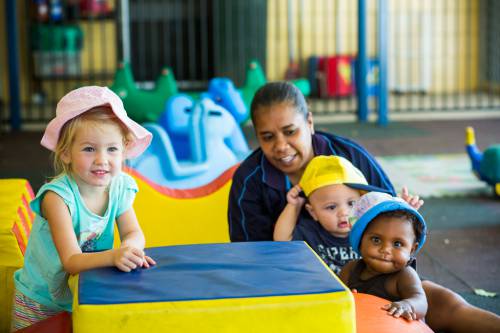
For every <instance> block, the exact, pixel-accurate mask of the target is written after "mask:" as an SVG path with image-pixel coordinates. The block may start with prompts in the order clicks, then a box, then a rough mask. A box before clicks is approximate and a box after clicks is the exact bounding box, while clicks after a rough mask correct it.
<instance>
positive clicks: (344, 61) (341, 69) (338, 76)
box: [319, 55, 354, 97]
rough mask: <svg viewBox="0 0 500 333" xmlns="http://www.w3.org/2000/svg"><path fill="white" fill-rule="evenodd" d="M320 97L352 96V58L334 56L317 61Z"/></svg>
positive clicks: (348, 56)
mask: <svg viewBox="0 0 500 333" xmlns="http://www.w3.org/2000/svg"><path fill="white" fill-rule="evenodd" d="M319 71H320V72H321V75H320V84H319V94H320V96H321V97H345V96H350V95H352V94H354V80H353V75H352V74H353V70H352V56H350V55H336V56H328V57H323V58H321V59H320V61H319Z"/></svg>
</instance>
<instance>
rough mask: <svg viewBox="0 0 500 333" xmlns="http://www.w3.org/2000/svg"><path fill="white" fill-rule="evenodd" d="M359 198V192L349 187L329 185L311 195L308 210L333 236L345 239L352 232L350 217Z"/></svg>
mask: <svg viewBox="0 0 500 333" xmlns="http://www.w3.org/2000/svg"><path fill="white" fill-rule="evenodd" d="M359 197H360V195H359V191H358V190H355V189H352V188H350V187H348V186H345V185H342V184H335V185H327V186H323V187H320V188H318V189H317V190H315V191H314V192H312V193H311V195H310V196H309V203H308V204H307V205H306V208H307V210H308V211H309V213H310V214H311V216H312V217H313V218H314V219H315V220H316V221H318V222H319V223H320V224H321V226H323V228H324V229H325V230H326V231H328V232H329V233H330V234H331V235H333V236H335V237H341V238H344V237H347V236H348V235H349V231H351V224H350V223H349V216H350V214H351V211H352V206H353V205H354V203H355V202H356V201H357V200H358V199H359Z"/></svg>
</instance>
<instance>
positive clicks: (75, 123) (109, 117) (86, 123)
mask: <svg viewBox="0 0 500 333" xmlns="http://www.w3.org/2000/svg"><path fill="white" fill-rule="evenodd" d="M102 124H114V125H116V126H118V127H119V128H120V131H121V133H122V135H123V146H124V147H125V149H127V145H128V143H130V142H131V141H133V140H134V136H133V134H132V132H131V131H130V130H129V129H128V128H127V127H126V126H125V125H124V124H123V123H122V122H121V121H120V120H119V119H118V117H117V116H116V115H115V114H114V113H113V111H112V110H111V109H110V108H109V107H107V106H99V107H96V108H93V109H90V110H89V111H87V112H84V113H82V114H81V115H79V116H78V117H75V118H73V119H71V120H70V121H68V122H67V123H66V124H64V126H63V127H62V128H61V132H60V133H59V140H58V141H57V145H56V149H55V150H54V153H53V158H54V170H55V174H56V177H58V176H60V175H62V174H69V173H70V171H71V166H70V164H67V163H64V161H63V159H62V157H61V156H62V155H63V154H64V153H65V152H67V151H69V149H71V145H72V144H73V141H74V139H75V135H76V132H77V130H79V129H81V128H91V127H98V126H99V125H102Z"/></svg>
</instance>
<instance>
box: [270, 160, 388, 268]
mask: <svg viewBox="0 0 500 333" xmlns="http://www.w3.org/2000/svg"><path fill="white" fill-rule="evenodd" d="M371 191H377V192H386V191H385V190H383V189H381V188H378V187H375V186H371V185H369V184H368V182H367V181H366V179H365V177H364V176H363V174H362V173H361V171H360V170H358V169H357V168H356V167H355V166H354V165H352V164H351V162H349V161H348V160H347V159H345V158H343V157H340V156H316V157H314V158H313V159H312V160H311V162H309V164H308V165H307V168H306V170H305V171H304V174H303V175H302V178H301V179H300V182H299V184H297V185H295V186H294V187H292V188H291V189H290V191H289V192H288V194H287V201H288V204H287V205H286V206H285V209H283V212H282V213H281V215H280V217H279V218H278V220H277V222H276V225H275V228H274V234H273V237H274V240H276V241H289V240H302V241H305V242H306V243H307V244H309V246H311V247H312V248H313V250H314V251H315V252H316V253H318V255H319V256H320V257H321V258H322V259H323V260H324V261H325V262H326V264H327V265H328V266H329V267H330V268H331V269H332V270H333V271H334V272H335V273H336V274H339V273H340V270H341V269H342V267H343V266H344V265H345V264H346V263H347V262H349V261H351V260H354V259H357V258H359V256H358V254H357V253H356V252H355V251H353V249H352V247H351V246H350V244H349V237H348V236H349V232H350V231H351V223H350V221H349V216H350V214H351V210H352V207H353V205H354V203H355V202H356V201H357V200H358V199H359V198H360V196H361V195H362V194H363V193H365V192H371ZM302 193H303V194H304V195H305V197H304V196H302ZM306 198H307V199H306ZM304 205H305V207H306V209H307V211H308V212H309V214H310V215H311V217H312V218H313V220H311V219H304V218H301V219H300V221H299V222H298V220H299V215H300V212H301V210H302V208H303V206H304Z"/></svg>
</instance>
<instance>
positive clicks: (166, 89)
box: [110, 62, 249, 123]
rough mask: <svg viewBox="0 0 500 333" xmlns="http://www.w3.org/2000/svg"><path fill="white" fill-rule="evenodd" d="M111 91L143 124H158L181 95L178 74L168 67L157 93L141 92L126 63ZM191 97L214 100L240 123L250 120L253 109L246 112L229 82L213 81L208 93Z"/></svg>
mask: <svg viewBox="0 0 500 333" xmlns="http://www.w3.org/2000/svg"><path fill="white" fill-rule="evenodd" d="M110 89H111V90H113V91H114V92H115V93H116V94H117V95H118V96H120V98H121V99H122V100H123V104H124V106H125V110H127V113H128V115H129V116H130V117H131V118H132V119H134V120H135V121H137V122H139V123H144V122H156V121H157V120H158V118H159V116H160V114H162V113H163V111H164V109H165V102H166V101H167V100H168V99H169V98H170V97H172V96H174V95H177V94H178V93H179V90H178V87H177V82H176V81H175V77H174V74H173V72H172V70H171V69H169V68H167V67H165V68H163V69H162V71H161V74H160V76H159V77H158V79H157V80H156V83H155V87H154V89H151V90H146V89H139V88H137V86H136V84H135V81H134V77H133V74H132V70H131V68H130V65H129V64H128V63H127V62H122V63H120V65H119V66H118V69H117V71H116V73H115V79H114V82H113V84H112V85H111V87H110ZM187 94H189V95H190V96H192V97H193V98H194V99H199V98H210V99H212V100H213V101H214V102H215V103H217V104H219V105H221V106H223V107H224V108H226V109H227V110H228V111H229V112H230V113H231V114H232V115H233V116H234V118H235V119H236V121H237V122H238V123H242V122H243V121H245V120H246V119H248V110H249V109H247V108H246V106H245V104H244V102H243V99H242V97H241V95H240V92H239V91H238V90H237V89H236V88H235V87H234V84H233V83H232V82H231V80H229V79H227V78H214V79H212V80H210V82H209V85H208V91H206V92H203V93H196V92H189V93H187Z"/></svg>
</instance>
